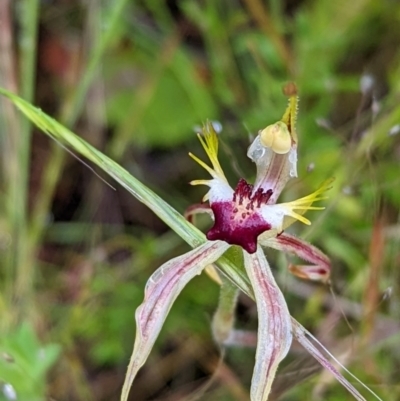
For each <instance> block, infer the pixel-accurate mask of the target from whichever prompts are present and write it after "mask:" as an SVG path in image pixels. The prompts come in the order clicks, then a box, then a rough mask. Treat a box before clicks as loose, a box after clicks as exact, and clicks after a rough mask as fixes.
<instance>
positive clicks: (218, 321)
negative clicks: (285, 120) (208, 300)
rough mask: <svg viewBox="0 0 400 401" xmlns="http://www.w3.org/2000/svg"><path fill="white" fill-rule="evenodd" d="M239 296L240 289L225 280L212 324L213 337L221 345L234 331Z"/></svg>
mask: <svg viewBox="0 0 400 401" xmlns="http://www.w3.org/2000/svg"><path fill="white" fill-rule="evenodd" d="M238 295H239V290H238V288H237V287H236V286H234V285H233V284H232V283H231V282H230V281H229V280H227V279H223V281H222V285H221V287H220V293H219V302H218V307H217V310H216V311H215V314H214V317H213V322H212V332H213V336H214V339H215V341H216V342H217V344H219V345H223V344H224V342H225V341H226V340H227V339H228V338H229V335H230V333H231V332H232V330H233V325H234V323H235V310H236V305H237V300H238Z"/></svg>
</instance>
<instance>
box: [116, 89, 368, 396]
mask: <svg viewBox="0 0 400 401" xmlns="http://www.w3.org/2000/svg"><path fill="white" fill-rule="evenodd" d="M286 94H287V95H288V96H289V105H288V108H287V110H286V112H285V113H284V115H283V117H282V119H281V120H280V121H279V122H277V123H275V124H272V125H270V126H268V127H266V128H265V129H263V130H262V131H260V132H259V133H258V135H257V137H256V138H255V140H254V141H253V143H252V144H251V146H250V147H249V149H248V152H247V155H248V157H249V158H250V159H251V160H252V161H253V162H254V163H255V164H256V166H257V175H256V179H255V183H254V185H252V184H249V183H247V181H245V180H244V179H240V180H239V182H238V184H237V185H236V188H235V189H233V188H231V186H230V185H229V183H228V181H227V179H226V177H225V175H224V172H223V170H222V168H221V165H220V163H219V161H218V137H217V134H216V132H215V130H214V128H213V125H212V124H211V123H207V124H206V125H205V127H204V128H203V132H202V135H200V134H199V140H200V142H201V144H202V146H203V148H204V150H205V152H206V154H207V156H208V158H209V160H210V162H211V166H212V167H210V166H209V165H208V164H206V163H204V162H203V161H202V160H200V159H199V158H198V157H196V156H194V155H193V154H190V156H191V157H192V158H193V159H194V160H195V161H196V162H197V163H199V164H200V165H201V166H202V167H204V169H205V170H207V172H208V173H209V174H210V176H211V179H208V180H204V179H202V180H196V181H192V182H191V184H192V185H206V186H208V187H209V191H208V192H207V194H206V195H205V196H204V198H203V202H208V205H206V204H205V203H203V204H202V205H199V206H196V207H194V208H192V209H191V210H189V212H188V216H189V217H190V216H191V215H193V214H196V213H199V212H207V213H209V214H210V215H211V216H212V218H213V220H214V225H213V226H212V228H211V229H210V230H209V231H208V233H207V239H208V241H207V242H205V243H204V244H203V245H201V246H199V247H198V248H196V249H194V250H192V251H190V252H188V253H186V254H184V255H182V256H179V257H176V258H174V259H172V260H170V261H168V262H167V263H165V264H164V265H162V266H161V267H160V268H159V269H158V270H157V271H156V272H155V273H154V274H153V275H152V276H151V277H150V279H149V281H148V282H147V285H146V289H145V296H144V301H143V303H142V304H141V305H140V306H139V308H138V309H137V311H136V323H137V331H136V339H135V345H134V349H133V353H132V358H131V361H130V365H129V367H128V372H127V377H126V380H125V384H124V388H123V391H122V397H121V399H122V400H123V401H126V400H127V397H128V393H129V389H130V386H131V384H132V381H133V379H134V377H135V376H136V374H137V372H138V370H139V369H140V368H141V366H142V365H143V364H144V363H145V361H146V359H147V357H148V355H149V353H150V351H151V349H152V347H153V344H154V342H155V340H156V338H157V336H158V334H159V332H160V330H161V327H162V325H163V323H164V321H165V318H166V316H167V314H168V312H169V310H170V308H171V306H172V304H173V302H174V301H175V299H176V297H177V296H178V295H179V293H180V292H181V290H182V289H183V287H184V286H185V285H186V284H187V283H188V282H189V281H190V280H191V279H192V278H194V277H195V276H196V275H199V274H200V273H201V272H202V271H203V269H205V268H206V267H207V266H209V265H210V264H212V263H214V262H216V261H217V259H218V258H219V257H220V256H222V255H223V254H224V252H226V251H227V249H228V248H230V247H231V246H238V247H240V248H241V249H242V252H243V260H244V266H245V269H246V273H247V275H248V277H249V280H250V283H251V286H252V288H253V291H254V296H255V301H256V304H257V311H258V317H259V327H258V334H257V351H256V361H255V368H254V373H253V379H252V385H251V400H252V401H265V400H267V398H268V395H269V393H270V389H271V385H272V382H273V380H274V377H275V373H276V371H277V368H278V365H279V363H280V362H281V360H282V359H283V358H284V357H285V356H286V354H287V353H288V351H289V348H290V346H291V343H292V337H293V335H294V336H295V337H296V338H297V339H298V340H299V341H300V342H302V343H303V345H305V346H306V347H308V350H310V349H311V345H310V344H308V343H307V342H306V340H304V339H303V341H302V340H301V339H302V334H301V333H302V332H301V330H300V329H299V328H298V326H296V325H295V323H293V320H292V318H291V316H290V313H289V310H288V307H287V304H286V301H285V299H284V296H283V294H282V292H281V290H280V289H279V287H278V286H277V284H276V282H275V279H274V276H273V274H272V272H271V269H270V266H269V264H268V262H267V259H266V257H265V255H264V252H263V247H271V248H274V249H278V250H281V251H284V252H288V253H291V254H295V255H297V256H298V257H300V258H301V259H303V260H305V261H307V262H309V263H310V264H306V265H291V266H290V267H289V268H290V271H291V272H292V273H294V274H295V275H297V276H300V277H302V278H307V279H312V280H321V281H324V282H327V281H328V279H329V274H330V263H329V260H328V258H327V257H326V256H325V255H324V254H323V253H322V252H321V251H319V250H318V249H317V248H315V247H313V246H312V245H310V244H308V243H306V242H304V241H302V240H300V239H298V238H296V237H294V236H292V235H289V234H287V233H285V232H284V230H285V229H286V228H287V227H288V226H289V225H291V224H292V223H294V222H295V221H300V222H301V223H304V224H311V223H310V221H309V220H308V219H306V218H305V217H304V216H303V215H304V213H305V212H306V211H308V210H316V209H323V207H315V206H312V205H313V203H314V202H315V201H319V200H322V199H326V197H325V196H324V193H325V191H326V190H328V189H329V187H330V184H331V180H328V181H326V182H325V183H323V185H322V186H321V188H319V189H318V190H317V191H316V192H314V193H312V194H311V195H308V196H306V197H303V198H300V199H297V200H295V201H292V202H286V203H277V200H278V197H279V195H280V193H281V191H282V190H283V188H284V187H285V185H286V183H287V181H288V180H289V179H290V178H293V177H296V176H297V167H296V166H297V135H296V131H295V120H296V114H297V93H296V89H295V87H294V85H292V86H288V87H287V93H286ZM303 337H304V336H303ZM317 352H318V351H314V354H316V353H317ZM317 359H318V358H317ZM322 359H323V357H322ZM320 362H321V361H320ZM323 362H324V360H323ZM323 362H321V363H323ZM325 366H326V365H325ZM333 369H334V368H333V367H332V366H331V368H330V370H331V371H332V370H333ZM337 373H338V372H337ZM338 375H340V373H338ZM354 391H355V392H357V391H356V390H354ZM357 394H358V393H357ZM360 397H361V396H360ZM359 399H363V398H362V397H361V398H359Z"/></svg>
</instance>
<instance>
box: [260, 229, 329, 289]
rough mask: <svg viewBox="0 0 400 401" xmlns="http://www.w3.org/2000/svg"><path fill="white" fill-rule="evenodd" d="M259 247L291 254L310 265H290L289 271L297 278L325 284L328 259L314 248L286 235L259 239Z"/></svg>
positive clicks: (327, 273)
mask: <svg viewBox="0 0 400 401" xmlns="http://www.w3.org/2000/svg"><path fill="white" fill-rule="evenodd" d="M260 245H261V246H264V247H269V248H273V249H276V250H278V251H281V252H286V253H290V254H293V255H295V256H297V257H299V258H300V259H303V260H305V261H306V262H310V263H312V264H311V265H297V264H290V265H289V270H290V272H291V273H292V274H294V275H295V276H297V277H300V278H303V279H306V280H313V281H321V282H323V283H327V282H328V281H329V277H330V272H331V263H330V261H329V258H328V257H327V256H326V255H325V254H324V253H323V252H321V251H320V250H319V249H318V248H316V247H315V246H313V245H311V244H309V243H308V242H306V241H304V240H302V239H300V238H297V237H295V236H294V235H291V234H288V233H282V234H280V235H278V236H277V237H275V238H266V239H264V238H262V237H260Z"/></svg>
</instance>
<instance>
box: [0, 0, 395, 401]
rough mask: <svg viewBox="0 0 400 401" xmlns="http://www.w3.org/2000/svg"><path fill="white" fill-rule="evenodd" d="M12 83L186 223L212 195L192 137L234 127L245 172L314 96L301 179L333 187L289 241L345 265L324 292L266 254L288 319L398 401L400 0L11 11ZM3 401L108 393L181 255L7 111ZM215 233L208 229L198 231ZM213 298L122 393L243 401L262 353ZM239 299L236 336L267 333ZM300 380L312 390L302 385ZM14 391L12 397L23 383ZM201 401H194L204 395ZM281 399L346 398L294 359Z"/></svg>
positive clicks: (2, 66)
mask: <svg viewBox="0 0 400 401" xmlns="http://www.w3.org/2000/svg"><path fill="white" fill-rule="evenodd" d="M0 18H1V24H0V86H1V87H3V88H6V89H9V90H11V91H13V92H14V93H17V94H19V95H20V96H22V97H23V98H25V99H26V100H28V101H31V102H33V103H34V104H36V105H38V106H39V107H41V108H42V109H43V110H45V111H46V112H47V113H48V114H50V115H52V116H54V117H55V118H56V119H57V120H59V121H60V122H62V123H63V124H65V125H66V126H69V127H70V128H71V129H72V130H73V131H74V132H77V133H79V134H80V135H81V136H82V137H83V138H84V139H86V140H87V141H89V142H90V143H91V144H93V145H94V146H96V147H97V148H98V149H100V150H101V151H103V152H105V153H106V154H107V155H109V156H110V157H111V158H113V159H114V160H116V161H117V162H118V163H120V164H122V165H123V166H125V167H126V168H127V169H128V170H129V171H130V172H131V173H132V174H133V175H134V176H136V177H138V178H139V179H141V180H142V181H143V182H144V183H146V185H148V186H149V187H151V188H153V189H154V190H155V191H156V192H157V193H158V194H160V195H161V196H162V197H163V198H164V199H165V200H167V201H168V202H169V203H170V204H171V205H172V206H173V207H175V208H176V209H177V210H179V211H181V212H183V211H184V210H185V208H186V207H188V206H189V205H191V204H192V203H195V202H198V201H199V200H200V199H201V197H202V196H203V195H204V191H203V190H202V188H198V187H195V188H193V187H190V186H189V185H188V182H189V181H190V180H192V179H195V178H200V177H203V174H204V172H203V171H201V169H200V168H199V167H198V166H196V165H195V163H193V161H192V160H190V158H189V157H188V156H187V153H188V151H189V150H190V151H192V152H193V153H196V154H198V155H202V151H201V149H200V146H199V144H198V142H197V140H196V137H195V134H194V131H195V127H196V126H198V125H201V124H202V122H204V121H205V120H206V119H207V118H208V119H212V120H217V121H220V122H221V123H222V126H223V130H222V133H221V135H220V137H221V142H222V145H221V148H222V149H221V164H222V165H223V166H224V167H225V171H226V173H227V176H228V177H229V179H230V181H231V183H232V184H234V183H235V182H236V181H237V180H238V178H239V177H246V178H248V179H251V178H252V177H253V176H254V166H252V165H251V163H250V161H248V160H247V158H246V149H247V146H248V144H249V137H250V135H252V134H254V133H256V132H257V130H258V129H260V128H263V127H265V126H266V125H267V124H270V123H272V122H274V121H276V120H278V119H279V118H280V117H281V115H282V113H283V111H284V109H285V107H286V99H285V97H284V96H283V95H282V93H281V88H282V85H283V84H284V83H285V82H287V81H288V80H295V81H296V82H297V84H298V87H299V89H300V95H301V102H300V114H299V121H298V131H299V137H300V149H299V155H300V159H299V177H300V178H299V179H298V180H296V181H295V182H293V183H290V184H289V186H288V188H287V190H286V192H285V193H284V195H283V197H284V198H287V199H293V197H295V196H300V195H305V194H308V193H309V192H312V190H314V189H315V188H316V187H317V186H318V184H320V183H321V182H322V181H323V180H324V179H325V178H327V177H331V176H335V177H336V181H335V186H334V190H333V191H331V193H330V199H329V201H327V206H328V207H327V209H326V210H325V211H324V212H323V213H318V214H317V213H314V214H313V215H311V218H312V220H313V225H312V226H311V227H310V228H305V227H304V226H300V225H299V224H298V225H297V226H296V227H295V228H294V230H295V233H296V234H298V235H300V236H301V237H303V238H306V239H308V240H309V241H311V242H313V243H314V244H315V245H317V246H319V247H320V248H321V249H323V250H324V251H325V252H326V253H327V254H328V255H329V256H330V257H331V259H332V265H333V272H332V273H333V277H332V289H329V288H326V287H323V286H320V285H311V284H309V283H306V282H302V281H300V280H297V279H294V278H292V277H290V276H289V275H288V273H287V270H286V265H287V264H288V260H287V259H285V258H283V257H282V256H280V255H278V254H275V253H271V255H269V259H270V261H271V264H272V266H273V268H274V270H275V272H276V276H277V278H278V281H279V283H280V285H281V288H282V289H283V290H284V293H285V295H286V298H287V300H288V304H289V308H290V310H291V313H292V315H293V316H294V317H296V319H297V320H299V321H300V322H302V323H303V324H304V325H305V326H306V327H307V328H308V329H309V330H310V331H312V332H313V333H314V334H316V335H317V336H318V338H320V339H321V341H322V342H323V343H324V344H325V345H326V346H327V347H328V348H329V349H330V350H331V351H332V353H334V354H335V355H336V356H338V357H339V358H340V359H341V360H342V361H344V362H345V364H346V366H348V367H349V368H350V369H351V370H352V371H353V372H354V373H355V374H356V375H357V376H358V377H359V378H360V379H361V380H362V381H363V382H364V383H366V384H367V385H368V386H370V387H371V388H372V389H373V390H374V391H376V392H377V393H378V394H379V395H380V396H381V397H382V398H383V399H384V400H398V399H400V383H399V379H398V378H399V376H400V347H399V343H400V338H399V333H400V331H399V329H400V323H399V318H400V299H399V290H400V286H399V283H400V277H399V276H400V270H399V264H400V252H399V249H400V247H399V244H400V225H399V209H400V208H399V207H400V192H399V184H400V176H399V160H400V136H399V132H400V106H399V104H400V47H399V43H400V31H399V29H398V27H399V23H400V5H399V4H398V3H397V2H395V1H390V0H385V1H380V0H354V1H352V2H348V1H343V0H339V1H335V2H333V1H328V0H321V1H316V0H315V1H311V0H303V1H299V2H295V1H290V0H287V1H279V0H269V1H262V0H242V1H232V0H220V1H213V0H204V1H195V0H182V1H177V0H176V1H167V2H163V1H159V0H157V1H156V0H147V1H129V0H114V1H103V2H101V1H84V0H82V1H78V0H69V1H67V0H52V1H38V0H18V1H12V0H0ZM0 134H1V135H0V154H1V163H2V165H1V170H0V191H1V196H0V285H1V287H0V288H1V293H0V311H1V318H0V349H1V355H0V386H1V388H2V394H0V400H6V399H14V398H12V395H13V394H12V392H13V389H14V390H16V391H17V393H18V397H19V398H18V399H19V400H29V401H34V400H42V399H49V400H50V399H51V400H73V401H75V400H96V401H97V400H117V399H118V397H119V392H120V388H121V386H122V382H123V378H124V373H125V369H126V366H127V363H128V359H129V356H130V354H131V350H132V346H133V340H134V318H133V316H134V311H135V309H136V307H137V306H138V305H139V304H140V302H141V301H142V297H143V288H144V286H145V283H146V280H147V278H148V277H149V276H150V274H151V272H152V271H154V269H156V268H157V267H158V266H159V265H160V264H161V263H162V262H164V261H166V260H168V259H169V258H171V257H173V256H176V255H178V254H180V253H182V252H184V251H186V250H187V249H188V248H187V246H186V245H184V244H183V242H182V241H181V240H180V239H179V238H178V237H177V236H176V235H175V234H174V233H173V232H171V231H169V230H168V229H167V227H165V226H164V225H163V224H162V223H161V222H160V221H159V220H158V219H157V218H156V217H155V216H154V215H153V214H152V212H151V211H150V210H148V209H146V208H145V207H144V206H143V205H141V204H140V203H138V202H137V201H136V200H135V199H133V198H132V196H131V195H129V194H128V193H127V192H126V191H125V190H124V189H122V188H120V187H116V188H115V190H114V189H112V188H111V187H110V185H111V186H115V184H114V183H113V182H111V181H110V179H109V178H107V177H104V176H103V177H104V180H106V181H107V182H108V183H109V184H110V185H107V183H105V182H104V181H103V180H102V179H100V178H99V176H98V175H97V172H96V169H95V168H94V167H91V166H89V165H86V164H84V163H83V162H82V161H79V160H77V158H76V157H73V156H72V155H71V154H69V153H67V152H66V151H65V149H63V148H62V147H61V146H59V144H57V143H55V142H54V143H53V142H51V141H50V140H48V139H47V138H46V137H45V136H44V135H42V134H41V133H39V132H37V131H36V130H34V129H32V127H31V126H30V125H29V124H28V122H27V120H26V119H25V118H24V117H22V115H21V114H19V113H18V112H17V111H16V109H15V108H14V107H13V106H12V105H11V103H10V102H9V101H8V100H6V99H5V98H1V99H0ZM199 224H200V225H201V226H202V227H204V228H205V227H207V224H209V222H208V221H207V220H206V219H205V220H204V221H203V220H200V221H199ZM217 299H218V287H217V286H216V285H215V284H214V283H213V282H211V281H210V280H209V279H208V278H207V277H205V276H204V277H203V276H201V277H199V278H197V279H195V280H194V281H193V282H192V283H191V284H190V285H189V286H188V287H187V288H186V289H185V290H184V292H183V294H182V296H180V298H179V299H178V301H177V303H176V304H175V306H174V308H173V309H172V312H171V314H170V316H169V318H168V320H167V323H166V325H165V327H164V329H163V331H162V334H161V338H160V340H159V341H158V343H157V344H158V345H157V348H156V349H155V350H154V351H153V353H152V355H151V357H150V359H149V361H148V363H147V364H146V366H145V367H144V368H143V370H142V371H141V374H140V376H139V377H138V379H137V380H136V381H135V383H134V386H133V388H132V391H131V399H132V400H135V401H142V400H150V399H157V400H193V399H202V400H221V401H225V400H227V401H228V400H247V399H248V386H249V382H250V379H251V372H252V367H253V361H254V350H252V349H248V348H247V349H246V348H243V349H230V350H228V351H227V353H226V358H225V360H224V361H223V362H222V364H221V365H220V368H219V370H218V372H217V373H216V374H215V375H214V378H213V381H212V383H210V386H209V388H208V390H207V392H206V393H205V394H203V393H199V388H201V386H202V385H204V383H206V382H207V380H209V379H210V377H211V376H212V375H213V373H214V372H215V370H216V366H217V364H218V360H219V351H218V350H217V348H216V346H215V345H214V344H213V341H212V339H211V335H210V329H209V327H210V320H211V318H212V314H213V311H214V308H215V306H216V303H217ZM256 324H257V322H256V313H255V306H254V304H253V303H252V302H251V301H250V300H249V299H248V298H246V297H244V296H243V297H242V298H241V299H240V304H239V308H238V322H237V326H238V327H240V328H244V329H254V328H255V327H256ZM306 379H307V380H306ZM10 384H12V386H13V387H10ZM196 397H197V398H196ZM274 397H275V399H278V398H280V399H282V400H288V401H289V400H309V399H315V400H319V399H321V400H322V399H324V400H332V401H333V400H347V399H351V398H350V396H349V395H348V394H347V393H346V392H345V390H343V389H342V388H341V387H340V386H339V385H338V384H336V383H335V382H333V381H331V378H330V377H329V376H326V375H325V374H324V373H322V374H321V372H320V371H319V370H318V366H316V365H315V363H314V362H312V361H310V360H309V358H308V357H307V356H306V354H305V353H304V351H303V350H302V349H301V348H300V347H297V346H296V344H294V346H293V348H292V352H291V354H290V356H289V357H288V358H287V360H286V361H285V362H284V363H283V364H282V367H281V369H280V375H279V376H278V377H277V380H276V386H275V389H274Z"/></svg>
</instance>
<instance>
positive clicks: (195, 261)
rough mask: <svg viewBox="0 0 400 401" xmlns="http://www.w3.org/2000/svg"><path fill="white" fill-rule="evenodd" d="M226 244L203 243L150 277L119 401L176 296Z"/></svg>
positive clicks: (143, 360)
mask: <svg viewBox="0 0 400 401" xmlns="http://www.w3.org/2000/svg"><path fill="white" fill-rule="evenodd" d="M228 248H229V245H228V244H226V243H225V242H222V241H216V242H206V243H205V244H203V245H201V246H200V247H198V248H196V249H194V250H192V251H190V252H188V253H186V254H184V255H182V256H178V257H177V258H174V259H172V260H170V261H168V262H166V263H164V264H163V265H162V266H161V267H160V268H159V269H158V270H156V272H155V273H153V275H152V276H151V277H150V279H149V281H148V282H147V285H146V289H145V296H144V300H143V303H142V304H141V305H140V306H139V308H138V309H137V310H136V314H135V316H136V327H137V329H136V339H135V345H134V348H133V352H132V356H131V360H130V363H129V366H128V370H127V373H126V377H125V382H124V386H123V389H122V394H121V401H126V400H127V399H128V395H129V390H130V387H131V385H132V382H133V379H134V378H135V376H136V374H137V372H138V371H139V369H140V368H141V367H142V366H143V364H144V363H145V361H146V359H147V357H148V356H149V354H150V351H151V349H152V347H153V344H154V342H155V340H156V338H157V337H158V334H159V332H160V330H161V327H162V325H163V324H164V321H165V319H166V317H167V314H168V312H169V310H170V309H171V306H172V304H173V303H174V301H175V299H176V297H177V296H178V295H179V293H180V292H181V291H182V289H183V288H184V287H185V286H186V284H187V283H188V282H189V281H190V280H191V279H192V278H193V277H195V276H196V275H198V274H200V273H201V272H202V270H203V269H204V268H205V267H206V266H207V265H209V264H211V263H214V262H215V261H216V260H217V259H218V258H219V257H220V256H221V255H222V254H223V253H224V252H225V251H226V250H227V249H228Z"/></svg>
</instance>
